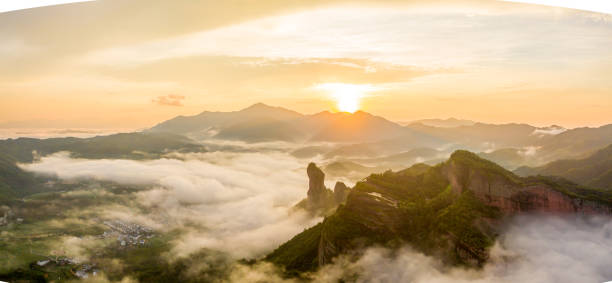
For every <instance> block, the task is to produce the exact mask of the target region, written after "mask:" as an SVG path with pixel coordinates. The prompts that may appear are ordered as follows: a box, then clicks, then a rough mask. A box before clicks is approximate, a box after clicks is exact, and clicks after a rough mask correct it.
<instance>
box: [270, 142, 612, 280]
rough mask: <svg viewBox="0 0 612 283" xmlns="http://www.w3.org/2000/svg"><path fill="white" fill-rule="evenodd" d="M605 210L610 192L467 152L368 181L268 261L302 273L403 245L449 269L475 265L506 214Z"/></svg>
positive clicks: (484, 257) (610, 205)
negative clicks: (346, 256) (521, 171)
mask: <svg viewBox="0 0 612 283" xmlns="http://www.w3.org/2000/svg"><path fill="white" fill-rule="evenodd" d="M341 190H342V189H340V188H338V192H339V191H341ZM611 208H612V193H610V192H604V191H598V190H594V189H589V188H584V187H580V186H578V185H576V184H573V183H570V182H568V181H565V180H562V179H550V178H542V177H538V178H521V177H518V176H516V175H514V174H513V173H511V172H509V171H507V170H505V169H504V168H502V167H500V166H498V165H497V164H495V163H493V162H490V161H487V160H484V159H482V158H480V157H478V156H477V155H475V154H473V153H471V152H467V151H457V152H455V153H454V154H453V155H452V156H451V158H450V159H449V160H448V161H446V162H444V163H441V164H439V165H436V166H434V167H429V166H426V165H422V164H419V165H415V166H413V167H411V168H408V169H405V170H402V171H398V172H391V171H388V172H385V173H383V174H372V175H370V176H369V177H368V178H366V179H365V180H363V181H361V182H359V183H357V184H356V185H355V187H354V188H353V189H351V190H350V193H348V196H347V199H346V202H345V204H341V205H340V206H339V207H338V208H337V209H336V210H335V213H333V214H331V215H329V216H328V217H326V218H325V220H324V221H323V222H322V223H320V224H318V225H317V226H316V229H315V228H314V227H313V228H311V229H309V230H307V231H305V232H303V233H302V234H299V235H298V236H296V237H295V238H293V239H292V240H290V241H289V242H287V243H286V244H284V245H281V246H280V247H279V248H278V249H277V250H275V251H274V252H273V253H271V254H270V255H268V257H267V258H266V260H269V261H271V262H274V263H276V264H279V265H283V266H285V267H286V268H288V269H292V270H299V271H304V270H312V269H314V268H316V267H317V266H320V265H324V264H327V263H329V262H331V261H332V259H333V258H334V257H335V256H337V255H339V254H343V253H352V252H358V251H359V250H361V248H363V247H367V246H369V245H373V244H381V245H385V246H390V247H392V246H394V245H402V244H409V245H411V246H412V247H413V248H415V249H417V250H419V251H421V252H423V253H426V254H430V255H435V256H437V257H439V258H441V259H442V261H443V262H446V263H449V264H460V265H467V266H480V265H482V264H483V263H484V262H486V261H487V259H488V249H489V248H490V247H491V245H492V244H493V243H494V241H495V238H496V236H497V235H498V233H499V227H501V226H502V224H503V222H504V221H505V220H506V219H508V218H509V216H512V215H515V214H517V213H532V212H539V213H582V214H587V213H599V214H612V209H611ZM304 239H308V243H309V244H305V240H304ZM315 243H316V244H315ZM297 247H299V248H297ZM305 263H307V264H305Z"/></svg>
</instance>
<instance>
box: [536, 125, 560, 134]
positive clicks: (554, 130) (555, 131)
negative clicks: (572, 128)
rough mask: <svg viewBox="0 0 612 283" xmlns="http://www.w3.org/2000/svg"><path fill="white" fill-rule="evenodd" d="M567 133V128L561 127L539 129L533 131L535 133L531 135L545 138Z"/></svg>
mask: <svg viewBox="0 0 612 283" xmlns="http://www.w3.org/2000/svg"><path fill="white" fill-rule="evenodd" d="M565 131H567V129H566V128H563V127H559V126H550V127H545V128H537V129H535V130H533V133H531V134H532V135H540V136H544V135H551V136H554V135H558V134H561V133H563V132H565Z"/></svg>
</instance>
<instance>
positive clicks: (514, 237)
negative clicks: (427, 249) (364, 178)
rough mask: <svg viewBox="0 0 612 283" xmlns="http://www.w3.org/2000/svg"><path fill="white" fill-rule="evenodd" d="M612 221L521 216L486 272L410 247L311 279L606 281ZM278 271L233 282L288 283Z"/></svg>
mask: <svg viewBox="0 0 612 283" xmlns="http://www.w3.org/2000/svg"><path fill="white" fill-rule="evenodd" d="M610 262H612V219H611V218H610V217H606V218H599V217H592V218H580V217H576V218H561V217H555V216H546V217H538V216H535V217H534V216H528V217H524V216H523V217H518V218H517V219H515V220H514V221H512V222H511V225H510V227H509V229H508V230H507V231H506V232H505V233H503V234H502V235H501V237H500V240H499V242H498V243H496V245H495V246H494V247H493V248H492V250H491V258H490V261H489V263H488V264H486V265H485V266H484V267H483V268H482V269H465V268H460V267H448V266H445V265H443V264H442V263H441V262H440V261H439V260H437V259H435V258H433V257H430V256H426V255H424V254H422V253H419V252H416V251H414V250H412V249H410V248H409V247H405V248H402V249H400V250H397V251H393V250H389V249H386V248H383V247H373V248H369V249H367V250H366V251H365V252H364V253H363V255H362V256H361V257H359V259H357V260H351V259H350V258H349V257H347V256H341V257H339V258H337V259H336V260H335V262H334V263H333V264H331V265H328V266H325V267H323V268H322V269H321V270H319V271H318V272H316V273H314V274H311V276H310V277H311V279H312V281H314V282H338V281H340V280H348V281H351V282H413V283H451V282H476V283H478V282H482V283H484V282H500V283H511V282H526V283H531V282H533V283H548V282H550V283H558V282H568V283H569V282H605V281H608V280H610V279H612V269H610V268H609V264H610ZM279 274H280V273H279V272H278V269H275V268H274V267H273V266H271V265H270V264H266V263H262V264H257V265H254V266H248V267H247V266H239V267H236V268H235V269H234V270H233V273H232V274H231V276H230V278H231V279H232V280H233V282H246V281H245V280H249V279H259V280H263V281H269V282H294V281H293V280H290V279H283V277H282V276H280V275H279Z"/></svg>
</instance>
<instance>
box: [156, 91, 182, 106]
mask: <svg viewBox="0 0 612 283" xmlns="http://www.w3.org/2000/svg"><path fill="white" fill-rule="evenodd" d="M183 100H185V96H182V95H176V94H168V95H161V96H158V97H156V98H154V99H153V103H157V104H159V105H167V106H183V102H182V101H183Z"/></svg>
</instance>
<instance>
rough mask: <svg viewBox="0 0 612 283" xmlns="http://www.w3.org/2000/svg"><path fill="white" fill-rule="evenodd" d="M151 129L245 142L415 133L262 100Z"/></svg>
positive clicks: (380, 121)
mask: <svg viewBox="0 0 612 283" xmlns="http://www.w3.org/2000/svg"><path fill="white" fill-rule="evenodd" d="M148 132H155V133H161V132H164V133H174V134H181V135H187V136H189V137H193V138H196V139H210V138H214V139H227V140H240V141H245V142H265V141H289V142H304V141H313V142H374V141H379V140H385V139H391V138H395V137H403V136H407V135H411V134H412V135H414V133H410V131H409V130H406V129H405V128H403V127H402V126H400V125H398V124H396V123H393V122H391V121H389V120H386V119H384V118H382V117H378V116H374V115H372V114H369V113H366V112H363V111H357V112H355V113H346V112H338V113H331V112H328V111H323V112H320V113H316V114H313V115H303V114H300V113H297V112H294V111H291V110H288V109H284V108H281V107H272V106H268V105H265V104H262V103H258V104H255V105H252V106H250V107H248V108H245V109H242V110H240V111H234V112H202V113H201V114H198V115H195V116H179V117H176V118H174V119H171V120H168V121H165V122H162V123H160V124H158V125H156V126H154V127H153V128H151V129H149V130H148Z"/></svg>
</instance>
